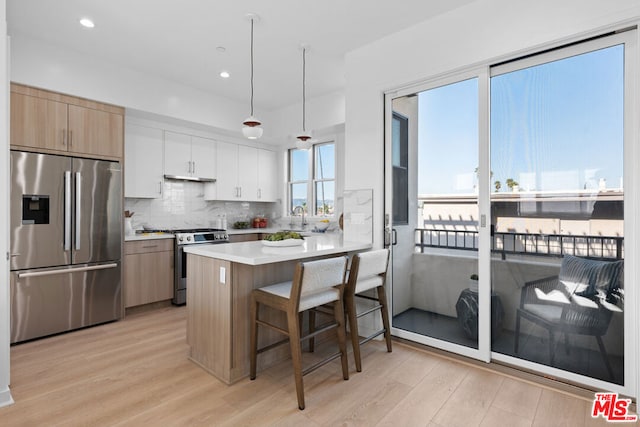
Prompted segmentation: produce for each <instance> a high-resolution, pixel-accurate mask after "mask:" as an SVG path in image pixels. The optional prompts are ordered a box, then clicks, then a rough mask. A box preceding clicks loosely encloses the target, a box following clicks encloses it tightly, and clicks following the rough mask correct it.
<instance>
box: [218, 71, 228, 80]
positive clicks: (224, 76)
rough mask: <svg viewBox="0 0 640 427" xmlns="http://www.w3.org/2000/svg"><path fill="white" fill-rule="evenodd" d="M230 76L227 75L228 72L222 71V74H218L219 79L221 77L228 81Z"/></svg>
mask: <svg viewBox="0 0 640 427" xmlns="http://www.w3.org/2000/svg"><path fill="white" fill-rule="evenodd" d="M230 75H231V74H229V72H228V71H222V72H220V77H222V78H223V79H228V78H229V76H230Z"/></svg>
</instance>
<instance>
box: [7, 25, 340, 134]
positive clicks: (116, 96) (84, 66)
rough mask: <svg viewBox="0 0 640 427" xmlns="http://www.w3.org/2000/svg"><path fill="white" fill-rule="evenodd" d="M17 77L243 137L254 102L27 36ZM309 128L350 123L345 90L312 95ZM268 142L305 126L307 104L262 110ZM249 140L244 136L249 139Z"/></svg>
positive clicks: (14, 58)
mask: <svg viewBox="0 0 640 427" xmlns="http://www.w3.org/2000/svg"><path fill="white" fill-rule="evenodd" d="M11 45H12V48H11V80H12V81H14V82H18V83H23V84H27V85H31V86H36V87H40V88H44V89H50V90H53V91H57V92H62V93H67V94H70V95H76V96H80V97H84V98H89V99H93V100H97V101H102V102H107V103H111V104H116V105H120V106H123V107H126V108H128V109H132V110H140V111H143V112H147V113H153V114H157V115H161V116H167V117H172V118H176V119H180V120H186V121H188V122H193V123H198V124H201V125H206V126H211V127H213V128H214V129H212V130H213V131H216V130H217V131H220V130H222V131H225V132H224V133H226V134H229V135H231V136H236V137H239V138H242V136H241V134H240V132H241V122H242V120H244V119H245V118H246V116H247V111H248V104H247V103H246V102H237V101H233V100H229V99H226V98H222V97H219V96H216V95H213V94H211V93H207V92H203V91H201V90H197V89H194V88H191V87H188V86H185V85H183V84H180V83H176V82H173V81H169V80H165V79H162V78H159V77H155V76H151V75H149V74H146V73H142V72H138V71H136V70H133V69H129V68H125V67H122V66H117V65H114V64H112V63H109V62H107V61H105V60H104V59H101V58H98V57H91V56H88V55H84V54H80V53H78V52H76V51H73V50H69V49H66V48H62V47H59V46H55V45H51V44H48V43H46V42H44V41H42V40H35V39H31V38H28V37H25V36H22V35H18V36H15V37H12V40H11ZM306 108H307V129H308V130H317V131H320V132H322V131H323V130H326V129H328V128H331V127H333V126H336V125H340V124H343V123H344V111H345V107H344V93H343V92H335V93H331V94H328V95H324V96H320V97H317V98H311V99H307V103H306ZM261 119H262V121H263V127H264V129H265V130H264V136H263V138H261V142H262V143H269V144H276V145H282V144H284V143H287V141H292V140H293V139H294V137H295V134H297V132H298V131H299V130H301V129H302V104H301V103H297V104H296V105H291V106H288V107H285V108H282V109H279V110H275V111H267V112H264V114H261ZM243 139H244V138H243Z"/></svg>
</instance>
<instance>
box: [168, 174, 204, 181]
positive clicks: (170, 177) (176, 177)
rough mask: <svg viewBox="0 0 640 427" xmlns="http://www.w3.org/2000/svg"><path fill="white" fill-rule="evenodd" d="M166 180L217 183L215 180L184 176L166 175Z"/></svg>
mask: <svg viewBox="0 0 640 427" xmlns="http://www.w3.org/2000/svg"><path fill="white" fill-rule="evenodd" d="M164 179H173V180H175V181H195V182H216V179H215V178H200V177H197V176H183V175H165V176H164Z"/></svg>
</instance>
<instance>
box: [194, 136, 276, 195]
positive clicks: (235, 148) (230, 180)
mask: <svg viewBox="0 0 640 427" xmlns="http://www.w3.org/2000/svg"><path fill="white" fill-rule="evenodd" d="M217 172H218V173H217V176H216V182H215V184H207V185H206V186H205V192H204V198H205V200H238V201H247V202H274V201H275V200H276V189H277V188H276V178H277V177H276V153H275V152H273V151H270V150H263V149H261V148H255V147H248V146H245V145H236V144H230V143H227V142H220V141H219V142H218V152H217Z"/></svg>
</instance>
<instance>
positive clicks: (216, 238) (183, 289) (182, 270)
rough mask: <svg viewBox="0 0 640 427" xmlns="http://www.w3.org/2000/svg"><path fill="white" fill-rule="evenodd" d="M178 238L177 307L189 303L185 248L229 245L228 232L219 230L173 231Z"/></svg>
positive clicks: (176, 248)
mask: <svg viewBox="0 0 640 427" xmlns="http://www.w3.org/2000/svg"><path fill="white" fill-rule="evenodd" d="M171 232H172V233H174V234H175V236H176V239H175V240H176V243H175V273H176V278H175V281H174V288H173V300H172V302H173V303H174V304H176V305H182V304H185V303H186V302H187V254H186V253H184V247H185V246H187V245H200V244H204V243H209V244H210V243H229V236H228V235H227V231H226V230H221V229H218V228H199V229H193V230H172V231H171Z"/></svg>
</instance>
